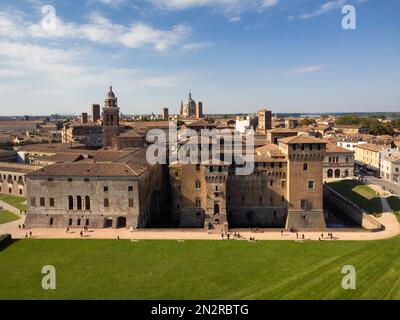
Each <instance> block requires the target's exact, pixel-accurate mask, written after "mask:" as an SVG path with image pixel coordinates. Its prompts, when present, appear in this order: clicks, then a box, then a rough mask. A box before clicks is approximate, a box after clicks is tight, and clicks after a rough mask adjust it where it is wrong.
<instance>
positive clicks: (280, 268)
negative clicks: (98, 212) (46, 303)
mask: <svg viewBox="0 0 400 320" xmlns="http://www.w3.org/2000/svg"><path fill="white" fill-rule="evenodd" d="M399 247H400V238H394V239H390V240H384V241H365V242H361V241H360V242H354V241H337V242H329V241H326V242H325V241H324V242H317V241H313V242H305V243H296V242H294V241H290V242H289V241H288V242H286V241H263V242H256V243H249V242H246V241H185V242H177V241H139V242H131V241H128V240H120V241H118V240H31V239H29V240H20V241H16V242H14V243H13V244H12V245H10V246H9V247H7V248H6V249H4V250H3V251H0V274H1V276H0V299H400V277H399V270H400V255H399ZM44 265H53V266H54V267H56V270H57V289H56V290H53V291H46V290H43V289H42V288H41V279H42V276H43V275H42V274H41V269H42V267H43V266H44ZM345 265H352V266H354V267H355V268H356V270H357V289H356V290H344V289H342V287H341V281H342V277H343V275H342V274H341V269H342V267H343V266H345Z"/></svg>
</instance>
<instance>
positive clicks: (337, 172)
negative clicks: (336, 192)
mask: <svg viewBox="0 0 400 320" xmlns="http://www.w3.org/2000/svg"><path fill="white" fill-rule="evenodd" d="M335 178H340V169H336V170H335Z"/></svg>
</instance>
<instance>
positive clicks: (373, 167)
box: [354, 143, 383, 175]
mask: <svg viewBox="0 0 400 320" xmlns="http://www.w3.org/2000/svg"><path fill="white" fill-rule="evenodd" d="M382 149H383V147H382V146H381V145H376V144H372V143H364V144H358V145H356V146H355V154H354V160H355V164H356V165H357V166H358V168H359V169H360V171H361V172H364V173H371V174H375V175H379V169H380V157H381V154H380V152H381V151H382Z"/></svg>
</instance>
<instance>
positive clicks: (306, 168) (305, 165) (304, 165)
mask: <svg viewBox="0 0 400 320" xmlns="http://www.w3.org/2000/svg"><path fill="white" fill-rule="evenodd" d="M303 171H308V164H307V163H304V164H303Z"/></svg>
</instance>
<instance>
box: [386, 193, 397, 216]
mask: <svg viewBox="0 0 400 320" xmlns="http://www.w3.org/2000/svg"><path fill="white" fill-rule="evenodd" d="M387 201H388V203H389V205H390V207H391V208H392V210H393V211H394V214H395V215H396V217H397V220H398V221H399V222H400V199H399V198H397V197H394V196H391V197H388V198H387Z"/></svg>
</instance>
